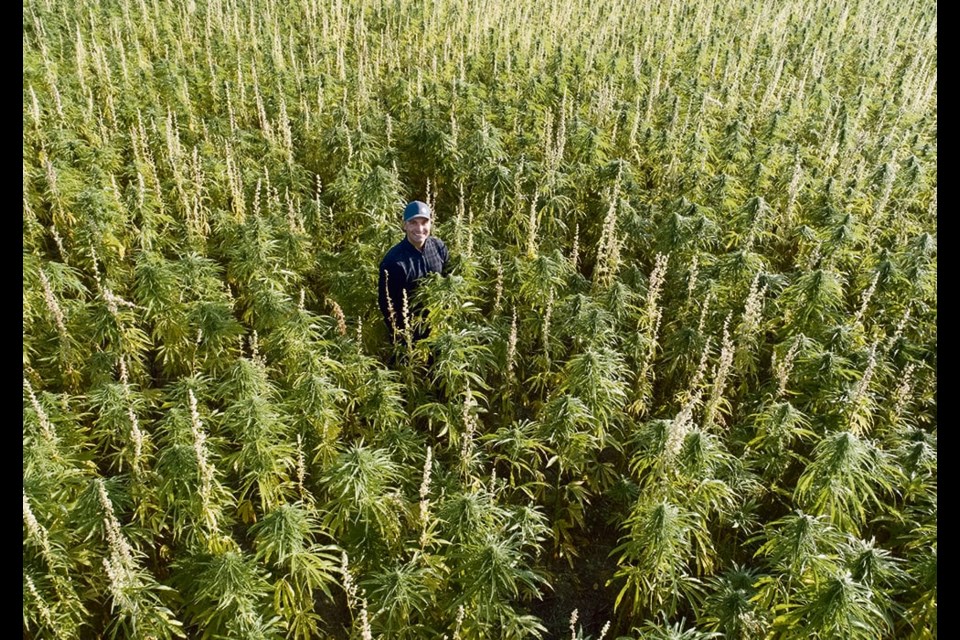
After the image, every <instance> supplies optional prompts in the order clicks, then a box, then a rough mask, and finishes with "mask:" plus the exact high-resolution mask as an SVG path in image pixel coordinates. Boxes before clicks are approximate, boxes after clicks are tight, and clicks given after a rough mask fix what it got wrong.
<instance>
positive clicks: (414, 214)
mask: <svg viewBox="0 0 960 640" xmlns="http://www.w3.org/2000/svg"><path fill="white" fill-rule="evenodd" d="M414 218H426V219H427V220H432V219H433V214H431V213H430V207H429V206H427V203H426V202H420V201H419V200H414V201H413V202H411V203H410V204H408V205H407V208H406V209H404V210H403V221H404V222H406V221H407V220H413V219H414Z"/></svg>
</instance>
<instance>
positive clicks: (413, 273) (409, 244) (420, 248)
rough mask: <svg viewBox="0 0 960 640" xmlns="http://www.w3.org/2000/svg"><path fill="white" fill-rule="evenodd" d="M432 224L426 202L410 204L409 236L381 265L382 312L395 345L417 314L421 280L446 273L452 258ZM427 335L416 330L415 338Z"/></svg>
mask: <svg viewBox="0 0 960 640" xmlns="http://www.w3.org/2000/svg"><path fill="white" fill-rule="evenodd" d="M432 225H433V213H432V212H431V211H430V207H429V206H428V205H427V204H426V203H424V202H420V201H419V200H414V201H413V202H411V203H410V204H408V205H407V206H406V208H405V209H404V210H403V231H404V233H405V234H406V237H405V238H404V239H403V240H401V241H400V242H398V243H397V244H395V245H394V246H393V248H391V249H390V251H388V252H387V255H386V256H384V258H383V260H382V261H381V262H380V282H379V286H378V289H379V295H380V312H381V313H383V321H384V322H385V323H386V325H387V333H388V334H389V335H390V339H391V340H393V341H394V342H395V341H396V340H397V338H398V337H399V336H400V335H402V333H403V331H404V330H405V329H406V326H407V325H406V319H407V318H411V317H413V316H414V314H415V310H414V308H413V292H414V291H415V290H416V287H417V281H418V280H420V279H421V278H423V277H424V276H425V275H427V274H428V273H444V268H445V267H446V264H447V259H448V258H449V253H448V251H447V246H446V245H445V244H443V241H442V240H440V239H439V238H435V237H433V236H432V235H430V232H431V230H432ZM405 308H406V311H405V310H404V309H405ZM425 335H426V333H425V332H424V331H423V330H421V329H416V330H415V332H414V336H413V337H414V338H415V339H417V338H422V337H424V336H425Z"/></svg>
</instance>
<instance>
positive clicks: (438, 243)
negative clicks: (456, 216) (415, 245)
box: [427, 236, 447, 258]
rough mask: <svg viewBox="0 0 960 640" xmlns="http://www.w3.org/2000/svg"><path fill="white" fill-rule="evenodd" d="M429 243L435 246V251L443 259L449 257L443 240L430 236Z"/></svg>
mask: <svg viewBox="0 0 960 640" xmlns="http://www.w3.org/2000/svg"><path fill="white" fill-rule="evenodd" d="M427 242H429V243H431V244H433V247H434V249H436V250H437V253H439V254H440V255H441V256H442V257H444V258H446V256H447V245H445V244H444V243H443V240H441V239H440V238H438V237H436V236H430V237H429V238H427Z"/></svg>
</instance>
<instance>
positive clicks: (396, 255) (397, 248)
mask: <svg viewBox="0 0 960 640" xmlns="http://www.w3.org/2000/svg"><path fill="white" fill-rule="evenodd" d="M407 244H409V243H408V242H407V241H406V239H404V240H401V241H400V242H398V243H397V244H395V245H393V246H392V247H390V250H389V251H387V254H386V255H385V256H383V260H381V261H380V267H381V268H383V267H387V266H390V265H392V264H395V263H397V262H399V261H400V260H402V259H403V258H404V257H406V255H407V248H406V247H405V246H404V245H407Z"/></svg>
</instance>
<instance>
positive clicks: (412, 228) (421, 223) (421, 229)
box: [403, 217, 430, 249]
mask: <svg viewBox="0 0 960 640" xmlns="http://www.w3.org/2000/svg"><path fill="white" fill-rule="evenodd" d="M403 230H404V231H405V232H406V234H407V240H409V241H410V244H412V245H413V246H415V247H416V248H417V249H422V248H423V243H424V242H426V241H427V238H428V237H429V236H430V218H422V217H420V218H411V219H410V220H407V221H406V222H404V223H403Z"/></svg>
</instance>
